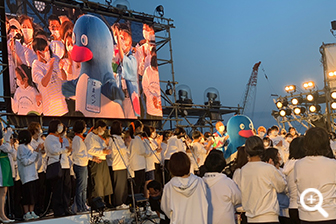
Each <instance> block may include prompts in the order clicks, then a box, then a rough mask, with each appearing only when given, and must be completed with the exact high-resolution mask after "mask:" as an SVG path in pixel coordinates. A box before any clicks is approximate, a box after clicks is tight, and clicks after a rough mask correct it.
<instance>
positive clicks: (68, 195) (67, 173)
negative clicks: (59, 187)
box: [62, 169, 72, 209]
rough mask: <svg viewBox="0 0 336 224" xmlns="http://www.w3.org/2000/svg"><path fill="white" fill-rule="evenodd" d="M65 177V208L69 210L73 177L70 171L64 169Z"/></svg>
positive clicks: (63, 179) (63, 177) (63, 178)
mask: <svg viewBox="0 0 336 224" xmlns="http://www.w3.org/2000/svg"><path fill="white" fill-rule="evenodd" d="M62 172H63V176H62V182H63V206H64V209H69V207H70V203H71V192H72V188H71V176H70V169H62Z"/></svg>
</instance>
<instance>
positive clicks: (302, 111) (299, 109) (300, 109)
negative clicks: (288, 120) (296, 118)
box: [293, 107, 306, 115]
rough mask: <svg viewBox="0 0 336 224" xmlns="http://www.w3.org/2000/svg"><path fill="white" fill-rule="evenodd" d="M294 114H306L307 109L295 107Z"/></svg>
mask: <svg viewBox="0 0 336 224" xmlns="http://www.w3.org/2000/svg"><path fill="white" fill-rule="evenodd" d="M293 112H294V114H296V115H299V114H304V112H306V108H304V107H295V108H294V110H293Z"/></svg>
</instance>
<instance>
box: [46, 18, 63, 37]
mask: <svg viewBox="0 0 336 224" xmlns="http://www.w3.org/2000/svg"><path fill="white" fill-rule="evenodd" d="M48 23H49V27H48V28H49V31H50V33H51V35H52V36H53V38H54V39H56V40H58V39H59V38H60V32H59V30H60V27H61V21H60V20H59V18H58V17H57V16H56V15H54V14H52V15H50V16H49V18H48Z"/></svg>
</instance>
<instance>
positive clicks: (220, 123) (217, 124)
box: [216, 121, 225, 133]
mask: <svg viewBox="0 0 336 224" xmlns="http://www.w3.org/2000/svg"><path fill="white" fill-rule="evenodd" d="M216 129H217V131H219V132H220V133H223V132H224V130H225V126H224V124H223V123H222V122H221V121H217V123H216Z"/></svg>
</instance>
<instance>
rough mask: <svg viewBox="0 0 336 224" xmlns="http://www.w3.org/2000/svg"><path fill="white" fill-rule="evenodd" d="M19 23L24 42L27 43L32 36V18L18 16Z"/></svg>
mask: <svg viewBox="0 0 336 224" xmlns="http://www.w3.org/2000/svg"><path fill="white" fill-rule="evenodd" d="M19 23H20V25H21V31H22V34H23V38H24V42H25V43H26V44H28V43H30V42H31V41H32V40H33V37H34V23H33V19H32V18H31V17H29V16H27V15H21V16H20V17H19Z"/></svg>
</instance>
